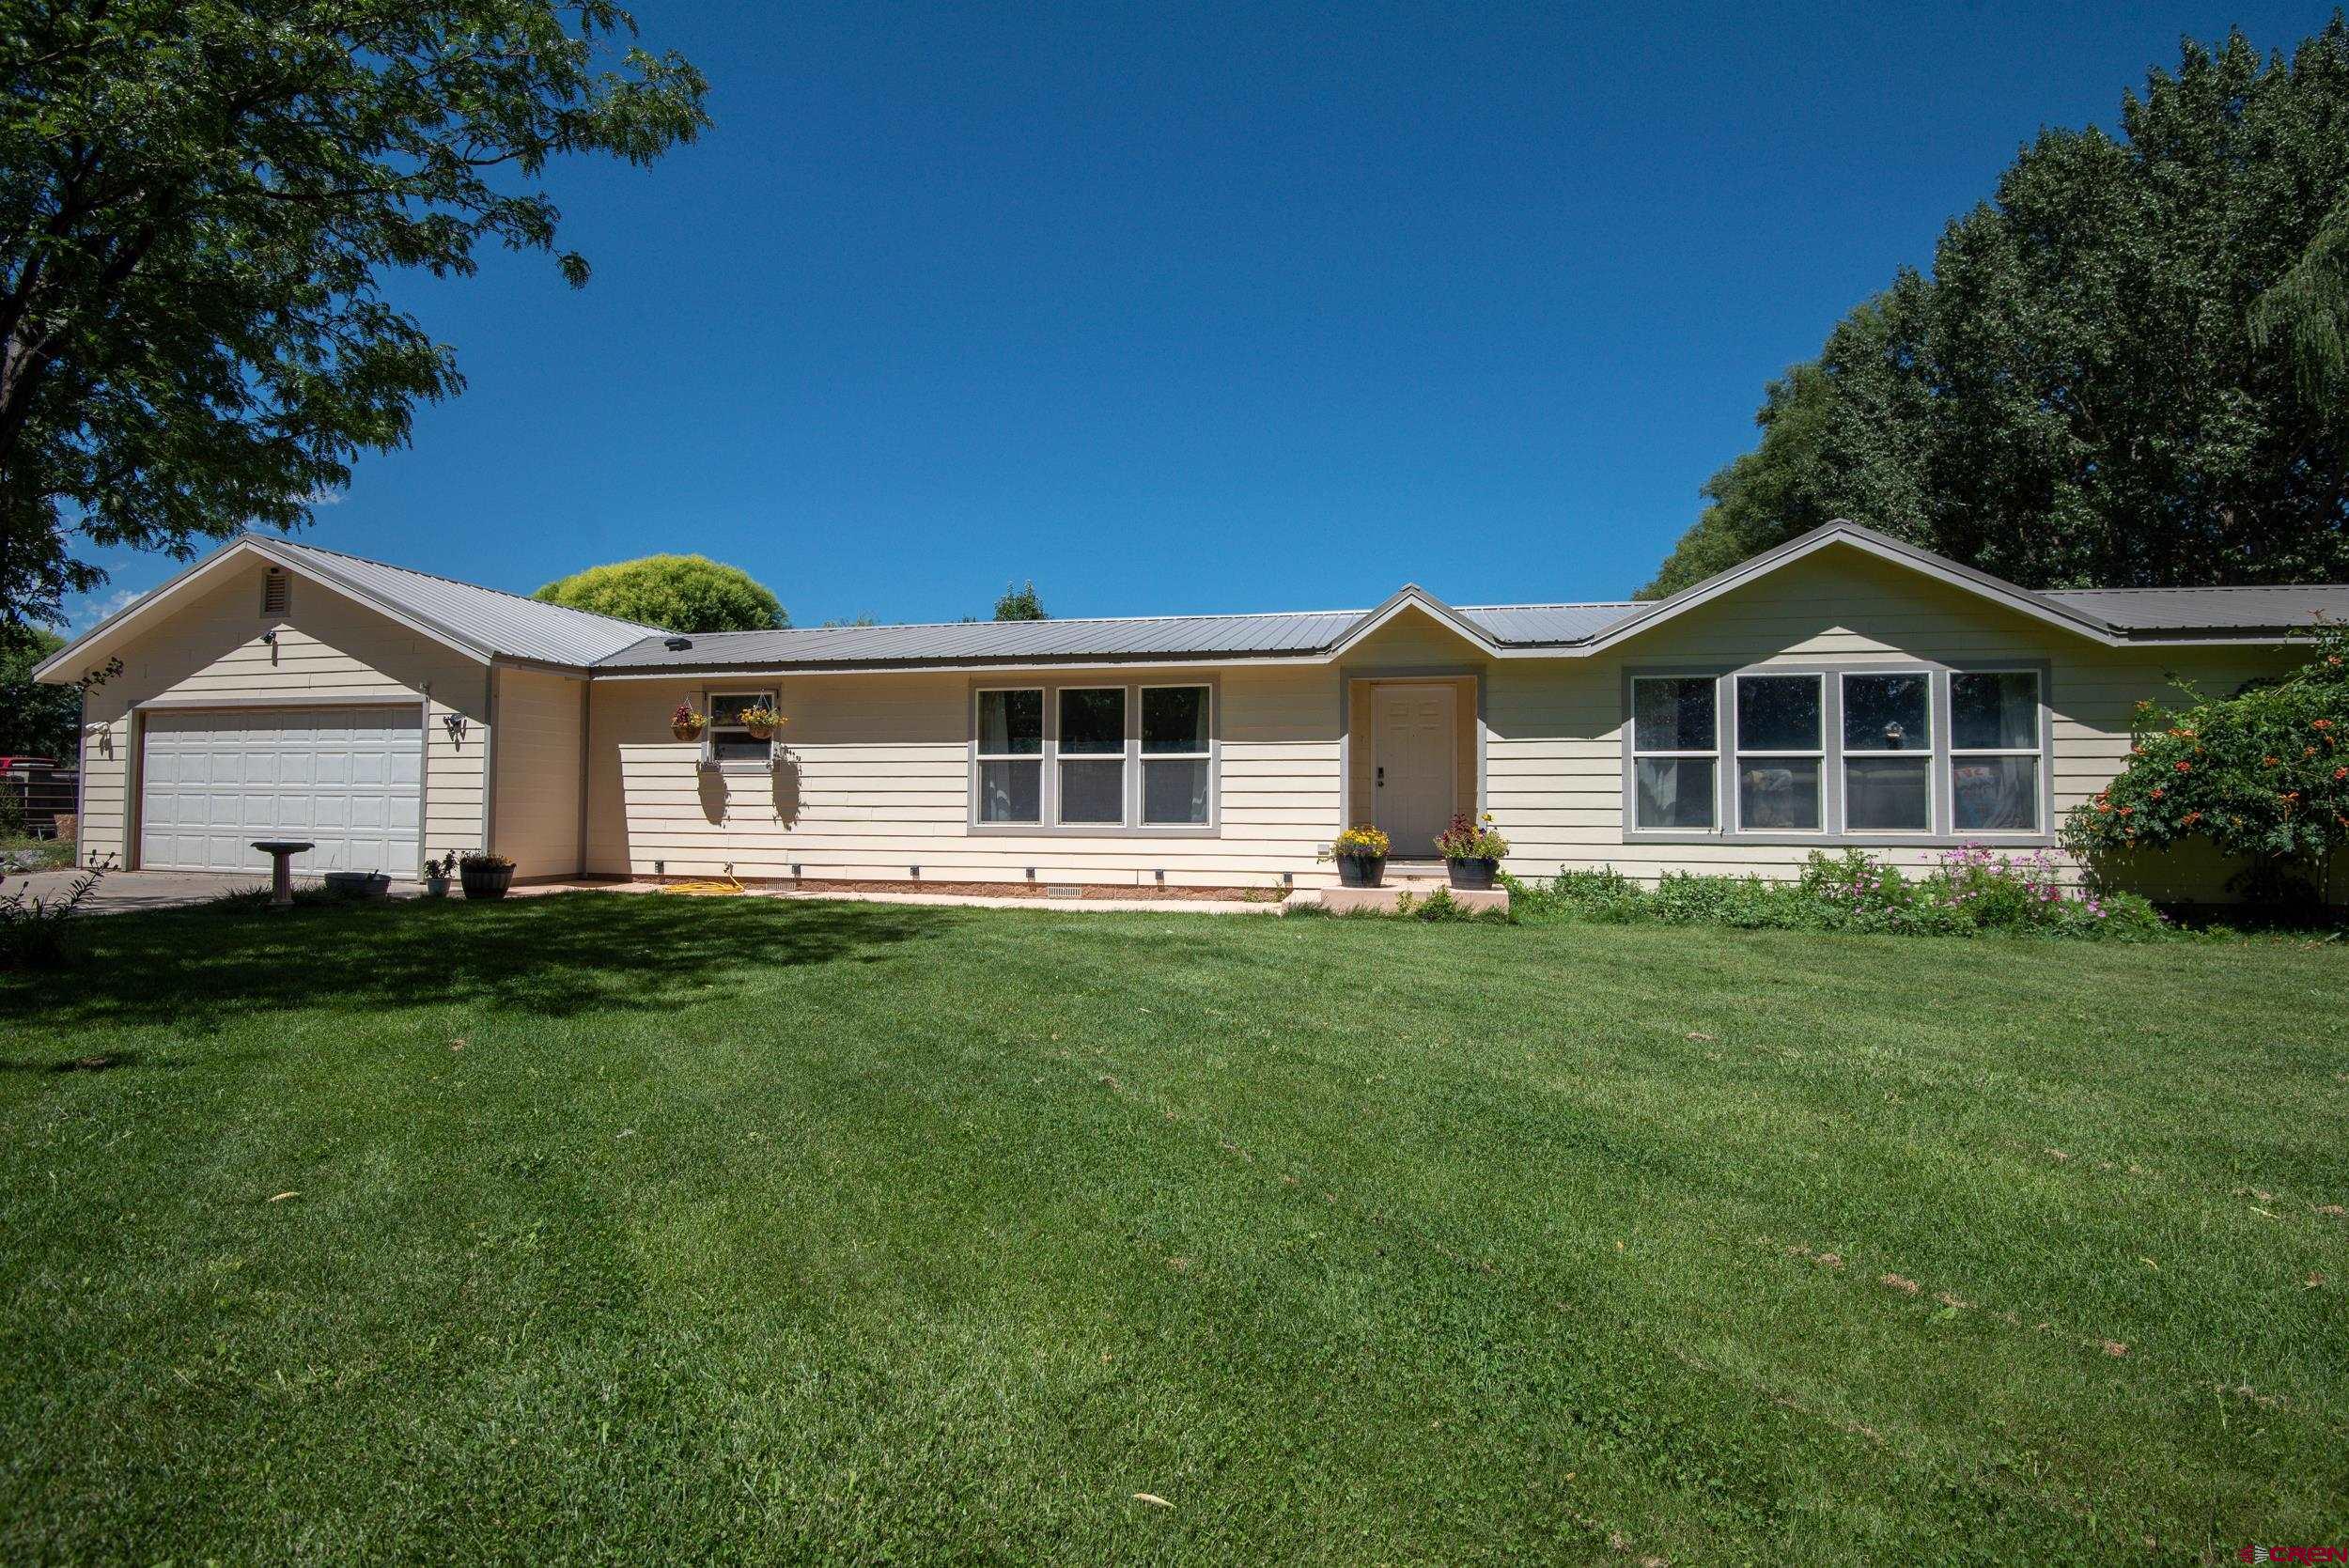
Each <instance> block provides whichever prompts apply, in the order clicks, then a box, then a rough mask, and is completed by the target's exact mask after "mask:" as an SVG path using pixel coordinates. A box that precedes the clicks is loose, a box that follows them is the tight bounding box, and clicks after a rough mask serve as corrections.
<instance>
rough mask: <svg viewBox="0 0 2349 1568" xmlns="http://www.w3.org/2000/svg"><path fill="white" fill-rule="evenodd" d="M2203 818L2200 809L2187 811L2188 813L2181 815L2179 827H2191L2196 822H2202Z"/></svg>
mask: <svg viewBox="0 0 2349 1568" xmlns="http://www.w3.org/2000/svg"><path fill="white" fill-rule="evenodd" d="M2201 819H2202V814H2201V812H2198V811H2190V812H2187V813H2186V815H2184V816H2181V817H2179V818H2178V826H2179V827H2181V828H2191V827H2193V826H2194V824H2196V823H2197V822H2200V821H2201Z"/></svg>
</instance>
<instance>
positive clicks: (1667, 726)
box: [1631, 675, 1721, 832]
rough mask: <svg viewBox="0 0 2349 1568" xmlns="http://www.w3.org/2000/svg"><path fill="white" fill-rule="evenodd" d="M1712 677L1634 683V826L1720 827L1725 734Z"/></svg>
mask: <svg viewBox="0 0 2349 1568" xmlns="http://www.w3.org/2000/svg"><path fill="white" fill-rule="evenodd" d="M1716 686H1717V683H1716V682H1715V680H1714V678H1713V677H1712V676H1711V675H1693V676H1691V675H1636V676H1634V677H1632V681H1631V788H1632V797H1633V808H1632V809H1633V816H1632V822H1633V825H1634V826H1636V827H1640V828H1645V829H1651V830H1654V829H1664V830H1669V831H1684V832H1687V831H1699V832H1702V831H1710V830H1711V829H1712V828H1714V827H1715V826H1717V825H1718V816H1717V814H1718V812H1719V799H1720V791H1719V774H1720V762H1721V754H1720V753H1721V738H1720V729H1719V720H1718V717H1717V713H1716V709H1717V706H1718V699H1719V694H1718V691H1716Z"/></svg>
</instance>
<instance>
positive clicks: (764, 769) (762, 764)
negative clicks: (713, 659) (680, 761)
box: [702, 687, 778, 773]
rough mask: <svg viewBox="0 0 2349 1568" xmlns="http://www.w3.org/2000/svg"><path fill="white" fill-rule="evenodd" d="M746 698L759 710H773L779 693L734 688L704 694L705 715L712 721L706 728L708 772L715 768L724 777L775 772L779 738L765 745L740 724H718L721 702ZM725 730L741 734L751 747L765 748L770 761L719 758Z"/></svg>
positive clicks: (704, 742)
mask: <svg viewBox="0 0 2349 1568" xmlns="http://www.w3.org/2000/svg"><path fill="white" fill-rule="evenodd" d="M745 697H747V698H749V699H750V701H751V702H752V704H753V705H754V706H762V707H769V708H771V707H773V706H775V693H774V691H773V690H772V689H771V688H770V689H768V690H765V691H749V690H745V689H741V688H734V687H729V688H724V689H719V688H715V687H713V688H711V689H710V690H708V691H704V692H703V693H702V712H703V714H704V715H705V716H706V717H707V718H708V723H707V724H705V725H704V726H703V728H702V766H703V767H704V768H715V769H717V770H718V771H719V772H721V773H770V772H772V771H774V767H775V743H776V740H777V738H778V737H775V736H771V735H770V736H769V737H767V738H766V740H765V741H763V742H762V741H760V740H759V739H758V738H757V737H754V736H753V735H752V734H751V732H750V731H748V730H746V729H743V728H742V726H741V725H739V724H726V725H723V726H721V725H720V724H719V722H718V705H719V704H720V703H721V702H731V701H737V700H739V699H741V698H745ZM722 727H723V728H724V729H727V730H731V731H735V732H737V733H739V735H740V736H741V737H742V739H743V740H744V741H745V742H746V743H748V744H750V745H754V746H755V745H761V744H763V745H765V746H766V748H767V755H766V758H765V759H764V760H763V761H758V762H754V761H752V760H751V759H750V758H748V757H726V758H721V757H720V756H719V755H718V731H719V730H720V729H721V728H722Z"/></svg>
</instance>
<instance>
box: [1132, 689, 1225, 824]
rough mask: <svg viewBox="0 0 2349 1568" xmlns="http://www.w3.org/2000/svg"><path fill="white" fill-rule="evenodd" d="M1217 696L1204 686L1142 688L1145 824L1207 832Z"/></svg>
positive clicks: (1143, 804) (1143, 816) (1143, 805)
mask: <svg viewBox="0 0 2349 1568" xmlns="http://www.w3.org/2000/svg"><path fill="white" fill-rule="evenodd" d="M1213 702H1214V695H1213V692H1212V691H1210V689H1209V688H1207V687H1205V686H1145V687H1143V689H1142V825H1143V827H1145V828H1204V827H1206V825H1207V821H1208V816H1207V792H1208V789H1209V787H1210V781H1211V779H1212V777H1213V773H1214V768H1213V767H1212V764H1213V762H1214V753H1213V751H1212V750H1211V748H1210V743H1209V741H1208V738H1207V737H1208V735H1209V733H1210V731H1209V727H1208V726H1209V721H1210V719H1211V717H1212V714H1211V708H1212V706H1213Z"/></svg>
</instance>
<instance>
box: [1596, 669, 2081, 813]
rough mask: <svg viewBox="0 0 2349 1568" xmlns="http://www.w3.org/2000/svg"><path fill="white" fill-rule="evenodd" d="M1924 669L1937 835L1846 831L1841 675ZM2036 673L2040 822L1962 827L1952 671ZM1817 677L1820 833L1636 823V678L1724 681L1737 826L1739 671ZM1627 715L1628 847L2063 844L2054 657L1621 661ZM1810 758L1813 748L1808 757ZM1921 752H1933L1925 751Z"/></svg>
mask: <svg viewBox="0 0 2349 1568" xmlns="http://www.w3.org/2000/svg"><path fill="white" fill-rule="evenodd" d="M1902 673H1910V674H1921V675H1926V676H1928V677H1929V678H1930V680H1931V683H1932V684H1931V691H1930V695H1929V698H1928V700H1929V701H1930V702H1931V703H1932V705H1933V732H1934V733H1933V751H1932V753H1931V755H1932V766H1933V771H1934V783H1933V807H1932V811H1933V815H1932V822H1933V831H1930V832H1900V831H1891V832H1873V831H1859V832H1852V831H1847V830H1846V829H1845V828H1844V827H1843V758H1844V755H1845V753H1844V751H1843V676H1844V675H1898V674H1902ZM2007 674H2013V675H2036V676H2037V677H2038V681H2039V750H2038V753H2037V755H2038V758H2039V826H2038V828H2037V829H2035V830H2033V831H2030V832H1998V831H1990V830H1986V829H1977V830H1974V831H1968V832H1958V831H1954V829H1953V828H1952V825H1951V824H1952V820H1953V813H1952V790H1951V789H1950V787H1949V783H1948V781H1949V773H1950V766H1951V764H1950V758H1951V747H1950V739H1951V736H1952V726H1951V708H1950V677H1951V676H1952V675H2007ZM1739 675H1817V676H1820V677H1821V679H1822V681H1823V691H1822V711H1821V714H1820V723H1821V735H1820V738H1821V740H1822V741H1823V742H1824V744H1825V747H1826V749H1825V750H1824V751H1823V752H1822V753H1820V785H1819V787H1820V790H1821V792H1822V795H1823V796H1824V800H1823V801H1822V804H1821V815H1820V818H1819V820H1820V824H1821V826H1820V830H1819V831H1816V832H1802V831H1792V830H1781V829H1770V830H1765V831H1755V832H1746V831H1742V830H1739V829H1736V828H1735V827H1729V826H1719V827H1715V828H1710V829H1701V830H1700V829H1688V828H1641V827H1639V826H1637V825H1636V824H1637V822H1638V812H1639V792H1638V774H1637V764H1636V762H1635V760H1634V758H1635V753H1634V751H1633V746H1634V743H1635V739H1636V737H1635V735H1634V732H1633V723H1632V717H1633V714H1634V712H1635V708H1634V706H1633V703H1632V684H1631V683H1632V682H1633V681H1634V680H1643V679H1647V678H1650V677H1653V676H1666V677H1678V678H1680V679H1684V680H1686V679H1690V678H1708V679H1711V680H1712V681H1714V682H1715V683H1716V686H1715V693H1714V699H1713V722H1714V730H1715V735H1714V740H1715V743H1716V744H1717V745H1718V746H1719V748H1720V750H1719V753H1718V755H1719V758H1720V761H1719V764H1718V765H1717V766H1716V767H1715V768H1714V781H1713V787H1714V800H1713V820H1714V821H1715V822H1716V823H1717V824H1724V825H1725V824H1730V823H1733V822H1734V821H1735V815H1734V813H1735V805H1736V789H1735V773H1736V765H1735V755H1736V751H1735V742H1736V729H1735V701H1736V688H1735V681H1736V677H1737V676H1739ZM1620 700H1621V705H1622V706H1621V711H1622V716H1623V722H1622V729H1623V746H1622V751H1623V774H1622V784H1623V794H1622V802H1621V803H1622V812H1623V827H1622V837H1623V842H1624V843H1626V844H1750V845H1761V846H1778V847H1789V848H1811V849H1818V848H1828V849H1840V848H1859V849H1944V848H1956V847H1957V846H1960V845H1966V844H1991V845H1999V846H2011V847H2015V848H2025V849H2036V848H2047V847H2051V846H2053V845H2054V844H2055V841H2056V840H2055V684H2054V676H2053V669H2052V666H2051V664H2050V663H2049V661H2048V660H2030V659H1983V660H1965V661H1962V662H1948V661H1944V660H1933V659H1919V658H1903V659H1886V660H1823V661H1819V662H1815V663H1812V662H1806V663H1801V664H1767V663H1752V664H1719V663H1717V664H1695V665H1690V664H1652V665H1650V664H1626V665H1625V666H1624V667H1623V674H1622V683H1621V697H1620ZM1803 754H1805V755H1809V754H1810V753H1803ZM1856 754H1858V755H1860V756H1882V755H1888V754H1898V753H1881V752H1860V753H1856ZM1918 754H1919V755H1923V754H1925V753H1918ZM1959 754H1960V755H1966V754H1981V755H1991V754H2006V755H2016V756H2020V755H2027V754H2030V753H2025V752H2022V751H2019V750H2017V751H2014V752H2010V753H1959Z"/></svg>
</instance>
